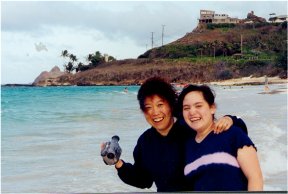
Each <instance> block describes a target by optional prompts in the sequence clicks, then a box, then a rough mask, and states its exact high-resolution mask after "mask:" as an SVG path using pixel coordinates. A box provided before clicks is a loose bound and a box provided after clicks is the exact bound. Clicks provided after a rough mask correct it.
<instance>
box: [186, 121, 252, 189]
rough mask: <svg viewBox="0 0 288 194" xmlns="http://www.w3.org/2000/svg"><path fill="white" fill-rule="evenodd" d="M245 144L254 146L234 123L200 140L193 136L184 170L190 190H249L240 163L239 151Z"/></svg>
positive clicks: (187, 150)
mask: <svg viewBox="0 0 288 194" xmlns="http://www.w3.org/2000/svg"><path fill="white" fill-rule="evenodd" d="M245 145H247V146H251V145H252V146H254V144H253V142H252V141H251V139H250V138H249V137H248V136H247V135H246V134H245V133H243V130H241V129H240V128H237V127H233V126H232V127H231V128H230V129H229V130H228V131H225V132H223V133H221V134H218V135H216V134H214V133H213V132H211V133H210V134H209V135H208V136H207V137H206V138H205V139H204V140H203V141H202V142H201V143H197V142H196V141H195V139H194V138H191V139H190V140H189V141H188V142H187V144H186V155H185V158H186V166H185V169H184V174H185V176H186V179H187V182H188V183H189V187H190V189H189V190H193V191H243V190H247V184H248V182H247V179H246V177H245V175H244V174H243V172H242V170H241V168H240V166H239V164H238V162H237V150H238V149H240V148H243V146H245ZM254 147H255V146H254Z"/></svg>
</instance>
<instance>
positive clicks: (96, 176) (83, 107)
mask: <svg viewBox="0 0 288 194" xmlns="http://www.w3.org/2000/svg"><path fill="white" fill-rule="evenodd" d="M125 87H126V86H89V87H85V86H82V87H81V86H67V87H3V86H2V88H1V152H2V153H1V171H2V173H1V191H2V193H91V192H92V193H110V192H114V193H115V192H151V191H156V187H155V185H153V186H152V188H150V189H145V190H143V189H138V188H135V187H132V186H129V185H126V184H125V183H123V182H122V181H121V180H120V179H119V177H118V176H117V172H116V170H115V168H114V166H107V165H105V164H104V163H103V161H102V158H101V156H100V144H101V142H105V141H109V140H110V139H111V137H112V136H113V135H118V136H119V137H120V141H119V143H120V145H121V147H122V155H121V158H123V159H124V160H125V161H129V162H132V163H133V156H132V153H133V149H134V146H135V145H136V142H137V139H138V137H139V136H140V135H141V134H142V133H143V132H144V131H145V130H146V129H147V128H148V127H149V125H148V124H147V123H146V121H145V119H144V116H143V114H142V112H141V111H140V109H139V105H138V101H137V91H138V89H139V86H128V92H127V93H126V92H124V88H125ZM211 87H212V88H213V89H214V90H215V92H216V103H217V108H218V110H217V113H216V117H220V116H223V115H225V114H231V115H237V116H239V117H241V118H242V119H243V120H244V121H245V123H246V125H247V127H248V133H249V136H250V138H251V139H252V141H253V142H254V143H255V145H256V147H257V150H258V156H259V159H260V165H261V168H262V172H263V176H264V190H265V191H287V84H274V85H269V87H270V89H271V90H274V89H275V90H283V91H285V92H280V93H275V94H259V93H261V92H263V87H264V86H263V85H262V86H232V87H229V86H225V87H224V86H214V85H213V86H211Z"/></svg>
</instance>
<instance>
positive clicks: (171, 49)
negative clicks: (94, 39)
mask: <svg viewBox="0 0 288 194" xmlns="http://www.w3.org/2000/svg"><path fill="white" fill-rule="evenodd" d="M98 52H99V51H98ZM69 57H70V59H71V55H70V56H69ZM90 57H91V58H93V57H94V58H93V59H95V60H96V62H97V63H96V62H95V60H94V63H93V60H92V59H90V63H89V64H88V65H85V66H84V65H82V68H81V66H80V67H79V64H78V69H76V68H75V70H77V71H78V72H77V73H75V74H66V75H63V76H61V77H59V78H57V79H56V80H54V82H53V84H55V85H64V84H65V85H70V84H71V85H117V84H140V83H142V82H143V81H144V80H145V79H147V78H148V77H151V76H155V75H158V76H163V77H166V78H167V79H169V80H170V81H171V82H194V83H198V82H209V81H217V80H225V79H230V78H239V77H245V76H251V75H252V76H256V77H257V76H263V75H267V76H280V77H281V78H287V22H284V23H282V24H271V23H255V24H237V25H235V24H234V25H231V24H229V25H228V24H221V25H220V24H213V25H212V24H211V25H208V26H205V25H204V26H203V25H199V26H198V27H197V28H196V29H194V30H193V32H191V33H188V34H186V35H185V36H184V37H182V38H180V39H178V40H176V41H174V42H172V43H170V44H167V45H165V46H162V47H158V48H153V49H151V50H148V51H147V52H145V53H143V54H142V55H140V56H139V57H138V59H126V60H114V58H113V60H112V61H110V62H105V61H104V60H103V59H104V58H103V56H102V55H101V53H100V52H99V53H98V54H97V52H96V53H95V54H93V55H91V56H90ZM72 59H73V58H72ZM72 59H71V60H72ZM98 59H99V60H100V61H99V60H98ZM88 61H89V60H88ZM71 63H73V61H72V62H71ZM72 67H74V66H73V65H72ZM84 67H85V68H84ZM68 69H69V68H68ZM66 70H67V69H66ZM72 70H73V68H71V71H70V72H72ZM68 72H69V71H68Z"/></svg>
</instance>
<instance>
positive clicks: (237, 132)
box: [226, 125, 246, 135]
mask: <svg viewBox="0 0 288 194" xmlns="http://www.w3.org/2000/svg"><path fill="white" fill-rule="evenodd" d="M226 132H227V133H230V134H234V135H246V134H245V133H244V131H243V130H242V129H241V128H240V127H237V126H234V125H232V126H231V127H230V128H229V129H228V130H227V131H226Z"/></svg>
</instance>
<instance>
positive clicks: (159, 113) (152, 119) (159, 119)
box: [144, 95, 174, 136]
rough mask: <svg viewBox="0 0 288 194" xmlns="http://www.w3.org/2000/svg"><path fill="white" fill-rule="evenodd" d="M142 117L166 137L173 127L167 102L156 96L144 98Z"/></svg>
mask: <svg viewBox="0 0 288 194" xmlns="http://www.w3.org/2000/svg"><path fill="white" fill-rule="evenodd" d="M144 105H145V110H144V116H145V118H146V120H147V122H148V123H149V124H150V125H152V126H153V127H154V128H155V129H156V130H157V131H158V132H159V133H160V134H161V135H164V136H165V135H167V134H168V132H169V131H170V129H171V128H172V126H173V123H174V122H173V115H172V109H171V107H170V105H169V103H168V102H167V100H165V99H163V98H160V97H159V96H158V95H153V96H149V97H146V99H145V101H144Z"/></svg>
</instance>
